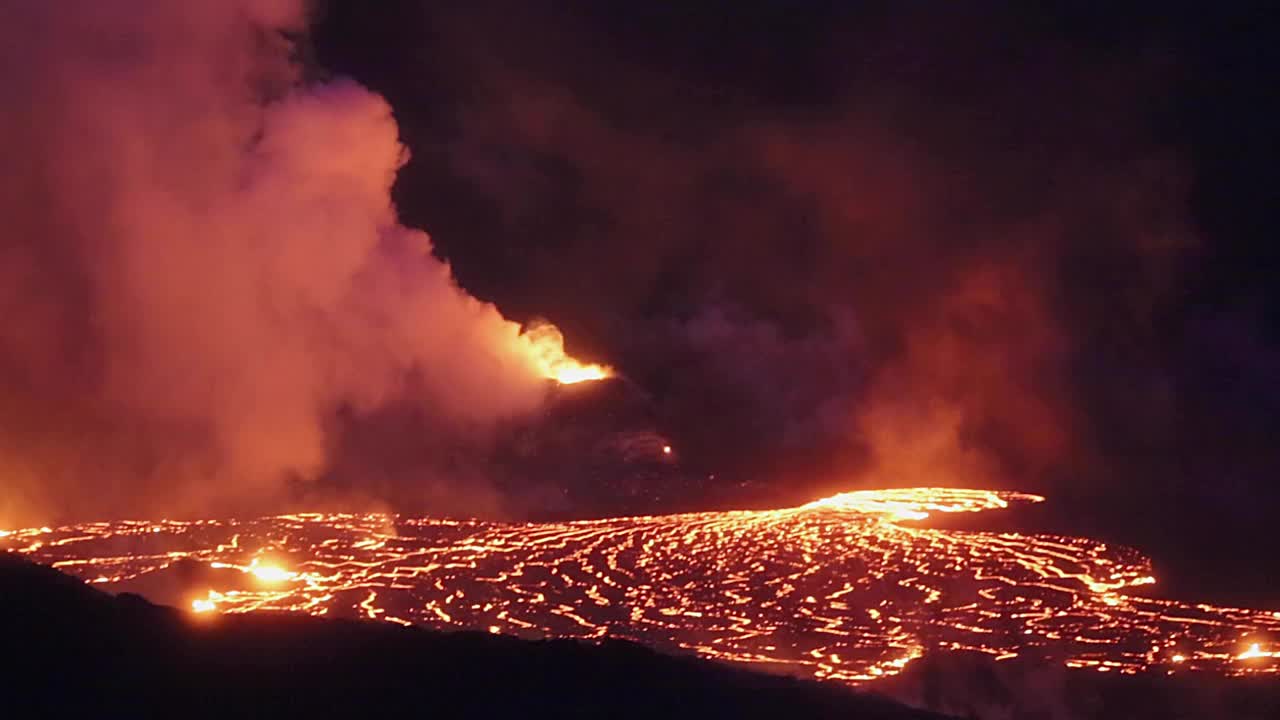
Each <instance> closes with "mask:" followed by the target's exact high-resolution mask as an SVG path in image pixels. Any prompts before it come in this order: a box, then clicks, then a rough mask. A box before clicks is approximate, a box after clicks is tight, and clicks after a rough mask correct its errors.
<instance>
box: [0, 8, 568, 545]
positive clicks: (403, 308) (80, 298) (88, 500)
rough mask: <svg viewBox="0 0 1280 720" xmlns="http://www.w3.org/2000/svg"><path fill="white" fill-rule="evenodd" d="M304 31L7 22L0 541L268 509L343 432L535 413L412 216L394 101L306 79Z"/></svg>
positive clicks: (318, 467) (134, 12) (520, 356)
mask: <svg viewBox="0 0 1280 720" xmlns="http://www.w3.org/2000/svg"><path fill="white" fill-rule="evenodd" d="M304 10H305V8H304V7H303V5H302V2H301V1H300V0H209V1H204V0H200V1H198V2H182V3H174V2H168V1H167V0H131V1H130V2H123V3H120V2H113V3H102V2H96V1H95V0H68V1H67V2H58V3H44V2H26V1H20V2H15V3H5V4H4V5H3V7H2V8H0V36H2V37H0V40H2V42H0V94H2V95H3V103H2V109H0V156H3V157H4V158H5V161H6V167H7V172H6V173H5V174H4V176H3V177H2V178H0V218H3V219H4V222H5V227H4V230H3V241H2V242H0V525H14V524H24V523H30V522H38V521H43V520H44V519H46V518H49V517H52V516H56V515H63V516H68V515H76V516H84V515H106V514H111V515H120V514H124V515H143V514H151V513H157V512H184V511H189V510H191V509H192V508H197V507H198V508H199V510H200V512H201V513H206V514H208V513H214V512H218V511H222V510H234V509H236V508H240V507H247V506H253V507H261V506H262V505H263V504H264V503H267V502H269V501H271V500H272V499H275V498H277V497H278V496H279V495H280V494H281V493H282V492H283V490H282V488H283V487H284V485H283V484H282V481H283V480H285V479H289V478H291V479H301V480H303V481H306V480H310V479H314V478H316V477H318V476H320V475H321V474H323V473H325V472H326V471H327V470H329V469H330V467H331V466H332V465H333V463H332V460H333V458H332V454H333V451H334V440H333V437H332V435H333V432H335V429H336V428H339V427H340V425H341V422H340V421H338V420H336V419H335V418H337V417H338V414H339V412H341V413H345V415H344V416H345V417H347V418H351V417H357V418H358V417H363V416H366V415H370V414H372V413H374V412H375V411H378V410H379V409H380V408H383V407H385V406H388V405H391V404H394V403H405V402H411V403H413V404H415V406H417V407H419V408H420V409H421V414H422V415H423V417H425V418H426V421H425V423H426V424H425V425H424V426H423V427H421V428H420V429H421V430H422V431H423V432H424V433H427V434H431V433H433V432H437V430H438V429H439V428H441V427H448V428H451V432H453V433H454V434H469V435H474V434H476V433H483V432H484V428H486V427H488V426H489V425H490V424H491V423H492V422H493V421H494V420H495V419H499V418H503V417H507V416H510V415H513V414H518V413H521V412H525V411H527V410H529V409H531V408H533V407H534V406H535V405H536V404H537V403H538V402H539V401H540V398H541V397H542V395H543V393H544V386H545V383H546V380H545V379H544V376H543V373H541V372H540V371H539V367H538V363H539V362H544V361H545V358H539V357H536V356H535V355H536V354H531V353H529V352H526V351H525V350H526V348H524V347H523V345H527V343H526V342H525V340H526V339H524V338H521V337H519V336H518V333H519V327H518V326H517V325H515V324H513V323H510V322H507V321H506V320H504V319H503V318H502V316H501V315H500V314H499V313H498V311H497V310H496V309H495V308H494V307H493V306H492V305H489V304H486V303H482V302H479V301H477V300H475V299H473V298H472V297H470V296H468V295H467V294H466V293H464V292H462V291H461V290H460V289H459V288H458V287H457V286H456V284H455V283H454V280H453V278H452V275H451V272H450V268H449V267H448V266H447V265H445V264H443V263H442V262H440V261H438V260H437V259H435V258H434V257H433V256H432V246H431V242H430V241H429V239H428V237H427V236H426V235H425V234H424V233H422V232H420V231H417V230H410V229H408V228H405V227H403V226H401V225H400V224H399V222H398V221H397V217H396V211H395V208H394V207H393V205H392V202H391V197H390V190H391V186H392V183H393V180H394V178H395V175H396V172H397V170H398V169H399V168H400V167H401V165H402V164H403V163H404V162H405V160H406V157H407V155H406V151H405V149H404V148H403V147H402V146H401V145H400V143H399V141H398V138H397V127H396V122H395V120H394V119H393V117H392V111H391V108H390V106H389V105H388V104H387V103H386V101H384V100H383V99H382V98H381V97H379V96H378V95H376V94H374V93H372V92H370V91H368V90H366V89H364V88H363V87H361V86H359V85H357V84H355V83H354V82H350V81H345V80H335V81H332V82H327V83H323V84H311V85H304V84H302V83H301V82H300V79H299V74H300V73H299V69H298V67H297V65H296V63H295V62H294V57H293V56H294V47H293V44H292V43H291V41H290V40H289V38H291V37H294V36H296V34H297V33H299V32H301V31H303V30H304V29H305V23H306V20H307V18H306V16H305V12H304ZM522 344H523V345H522ZM406 398H408V400H406Z"/></svg>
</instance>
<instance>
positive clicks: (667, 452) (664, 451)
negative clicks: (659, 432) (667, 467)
mask: <svg viewBox="0 0 1280 720" xmlns="http://www.w3.org/2000/svg"><path fill="white" fill-rule="evenodd" d="M662 454H663V455H670V454H671V446H670V445H663V446H662Z"/></svg>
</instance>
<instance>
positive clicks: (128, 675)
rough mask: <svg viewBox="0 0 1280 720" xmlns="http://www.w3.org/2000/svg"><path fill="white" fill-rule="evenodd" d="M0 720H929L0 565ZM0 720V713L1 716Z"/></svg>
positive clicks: (648, 665) (539, 645) (689, 661)
mask: <svg viewBox="0 0 1280 720" xmlns="http://www.w3.org/2000/svg"><path fill="white" fill-rule="evenodd" d="M0 636H2V637H3V638H4V648H5V654H6V655H7V656H8V657H7V660H8V662H7V663H6V664H7V665H8V666H9V667H10V668H11V669H9V670H7V671H4V672H3V673H0V703H2V704H0V707H4V708H5V709H6V711H8V712H12V713H13V714H12V717H23V718H28V717H52V716H58V717H61V716H69V715H88V714H90V713H91V714H92V716H93V717H103V716H110V717H117V716H123V715H130V716H134V717H152V716H160V717H180V718H191V717H215V716H217V717H266V716H269V715H277V716H287V717H369V716H375V715H384V714H390V713H395V714H397V715H400V714H403V715H405V716H430V717H512V718H516V717H518V718H538V717H592V718H621V717H636V718H641V717H643V718H680V717H688V718H699V719H701V720H706V719H708V718H717V717H769V718H801V717H806V718H807V717H813V718H828V717H830V718H835V717H839V718H866V719H884V720H907V719H911V718H917V719H920V720H924V719H926V718H939V717H941V716H939V715H933V714H930V713H926V712H923V711H917V710H912V709H909V708H907V707H905V706H902V705H898V704H896V703H895V702H893V701H890V700H887V699H884V698H881V697H878V696H873V695H867V694H862V693H857V692H853V691H850V690H848V689H845V688H842V687H839V686H832V685H823V684H820V683H814V682H804V681H799V680H794V679H790V678H784V677H776V676H770V675H761V674H756V673H752V672H747V671H743V670H738V669H735V668H730V667H726V666H721V665H717V664H713V663H710V662H706V661H703V660H698V659H695V658H689V657H671V656H667V655H661V654H658V653H656V652H653V651H651V650H648V649H645V648H643V647H640V646H638V645H634V644H631V643H626V642H619V641H606V642H603V643H600V644H598V645H591V644H586V643H580V642H574V641H562V640H549V641H540V642H529V641H523V640H517V639H514V638H510V637H502V636H494V635H486V634H481V633H433V632H427V631H423V630H417V629H409V628H402V627H399V626H395V625H391V624H387V623H373V622H353V621H338V620H324V619H318V618H312V617H305V616H296V615H273V614H254V615H241V616H216V617H207V618H205V617H192V616H190V615H188V614H186V613H183V612H179V611H177V610H174V609H172V608H167V607H162V606H157V605H152V604H151V603H149V602H147V601H146V600H145V599H143V598H141V597H139V596H137V595H130V594H121V595H118V596H112V595H108V594H106V593H102V592H99V591H97V590H94V589H93V588H91V587H89V586H87V585H85V584H83V583H81V582H80V581H79V580H76V579H74V578H71V577H69V576H66V575H63V574H62V573H59V572H57V571H56V570H53V569H50V568H47V567H42V566H38V565H33V564H31V563H29V562H27V561H26V560H24V559H22V558H20V557H17V556H13V555H0ZM6 714H7V713H6Z"/></svg>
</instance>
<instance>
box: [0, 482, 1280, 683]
mask: <svg viewBox="0 0 1280 720" xmlns="http://www.w3.org/2000/svg"><path fill="white" fill-rule="evenodd" d="M1043 500H1044V498H1042V497H1040V496H1037V495H1027V494H1022V493H1013V492H1002V491H994V490H963V489H953V488H930V487H923V488H905V489H892V490H865V491H859V492H850V493H841V494H839V495H833V496H831V497H828V498H824V499H821V500H817V501H814V502H811V503H808V504H806V505H802V506H799V507H792V508H783V509H777V510H752V511H733V512H701V513H688V514H683V515H668V516H649V517H623V518H608V519H602V520H583V521H576V522H561V523H497V522H483V521H477V520H468V521H459V520H446V519H436V518H418V517H402V516H394V515H384V514H378V513H369V514H350V513H299V514H293V515H281V516H276V517H267V518H258V519H251V520H205V521H197V522H179V521H172V520H162V521H126V522H104V523H86V524H82V525H72V526H66V527H60V528H57V529H54V530H48V529H39V528H33V529H27V530H15V531H13V533H12V534H11V535H10V536H9V537H7V538H5V539H4V540H3V541H0V548H9V549H12V550H15V551H17V552H19V553H23V554H25V555H27V556H28V557H30V558H31V559H32V560H35V561H37V562H42V563H47V564H51V565H53V566H54V567H56V568H58V569H59V570H62V571H64V572H67V573H70V574H73V575H76V576H78V577H81V578H83V579H85V580H86V581H93V582H95V583H96V584H95V587H98V588H101V589H104V590H107V591H116V592H118V591H129V590H135V588H136V587H137V586H134V585H131V583H132V582H133V581H135V580H138V579H142V578H145V577H146V576H149V575H151V574H152V573H164V572H165V571H166V568H169V567H170V566H171V565H174V564H175V563H179V562H183V563H197V564H201V565H204V566H207V567H210V568H214V569H234V570H237V571H238V572H240V573H243V574H245V575H250V576H252V577H253V578H254V579H255V580H256V581H257V582H251V583H249V584H248V587H247V588H246V587H245V585H244V584H243V583H237V582H234V581H231V582H228V584H227V586H218V585H217V584H214V586H213V587H212V588H207V589H206V587H199V588H193V589H192V590H193V591H194V592H193V595H192V596H198V595H199V594H200V593H203V596H199V597H198V599H195V600H191V601H190V607H191V610H192V611H193V612H194V613H197V614H212V613H244V612H254V611H259V610H264V611H265V610H274V611H291V612H300V613H307V614H310V615H317V616H325V617H340V618H362V619H366V620H370V621H378V622H391V623H396V624H401V625H408V624H412V625H417V626H421V627H426V628H432V629H439V630H463V629H465V630H476V631H481V632H485V631H487V632H490V633H502V634H508V635H514V636H517V637H524V638H548V637H567V638H578V639H583V640H597V639H601V638H621V639H628V640H632V641H635V642H638V643H642V644H645V645H648V646H650V647H654V648H656V649H660V650H669V651H684V652H693V653H695V654H698V655H701V656H703V657H706V658H711V659H716V660H722V661H725V662H730V663H736V664H740V665H752V666H757V667H760V668H763V669H768V670H770V671H776V672H784V673H788V674H792V675H798V676H803V677H811V678H817V679H824V680H832V681H836V682H841V683H846V684H850V685H858V684H862V683H868V682H875V681H877V680H880V679H882V678H886V677H890V676H892V675H895V674H897V673H900V672H902V670H903V669H904V668H905V667H906V666H907V665H909V664H910V663H911V662H912V661H913V660H914V659H915V658H918V657H920V656H921V655H923V654H925V653H927V652H934V651H939V650H942V651H946V650H966V651H971V652H979V653H984V654H987V655H989V656H990V657H991V658H992V659H994V660H1008V659H1012V658H1016V657H1019V656H1020V655H1021V654H1022V653H1023V652H1024V651H1025V650H1026V649H1027V648H1034V651H1035V653H1036V654H1037V656H1040V657H1045V658H1047V659H1049V660H1051V661H1053V662H1060V663H1062V664H1064V665H1066V666H1067V667H1071V668H1080V669H1087V670H1093V671H1096V672H1109V673H1117V674H1133V673H1137V672H1143V671H1149V670H1153V669H1158V670H1161V671H1165V672H1173V669H1174V668H1177V669H1178V670H1179V671H1181V670H1188V671H1199V672H1214V673H1220V674H1223V675H1269V676H1274V675H1280V649H1276V648H1275V647H1274V645H1272V644H1271V643H1273V642H1274V641H1273V640H1272V639H1273V638H1275V637H1277V636H1278V635H1280V615H1277V614H1276V613H1275V612H1274V611H1270V610H1268V611H1259V610H1250V609H1245V608H1231V607H1219V606H1214V605H1208V604H1203V603H1190V602H1179V601H1175V600H1167V599H1161V598H1151V597H1144V596H1143V595H1141V594H1139V593H1140V592H1141V591H1142V590H1143V589H1145V588H1146V587H1147V586H1149V585H1151V584H1152V583H1154V582H1155V578H1154V577H1153V575H1152V569H1151V563H1150V561H1149V560H1148V559H1147V558H1145V557H1144V556H1142V555H1141V554H1139V553H1137V552H1136V551H1134V550H1132V549H1129V548H1124V547H1117V546H1113V545H1109V544H1107V543H1103V542H1099V541H1095V540H1089V539H1085V538H1077V537H1065V536H1057V535H1047V534H1035V535H1031V534H1020V533H1012V532H976V531H959V530H943V529H934V528H930V527H928V526H927V525H925V524H922V523H921V522H920V521H922V520H927V519H928V518H929V517H930V516H931V515H933V514H935V513H942V514H945V513H977V512H986V511H995V510H999V509H1002V508H1005V507H1009V506H1013V505H1016V504H1019V503H1038V502H1042V501H1043ZM282 557H288V558H289V566H288V567H286V566H285V565H284V564H282V563H281V562H280V561H279V560H278V558H282ZM161 577H163V576H161ZM1175 648H1176V649H1175Z"/></svg>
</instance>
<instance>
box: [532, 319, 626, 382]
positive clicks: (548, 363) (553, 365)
mask: <svg viewBox="0 0 1280 720" xmlns="http://www.w3.org/2000/svg"><path fill="white" fill-rule="evenodd" d="M519 339H520V341H521V342H522V343H523V345H522V349H523V351H524V352H525V353H526V354H527V356H528V357H529V359H530V361H531V362H532V363H533V364H534V366H535V367H536V368H537V369H538V371H539V372H540V373H542V375H543V377H546V378H549V379H552V380H555V381H556V382H558V383H560V384H561V385H572V384H574V383H580V382H584V381H587V380H603V379H605V378H607V377H610V376H611V375H612V374H613V373H612V372H611V371H610V369H609V368H607V367H605V366H603V365H594V364H585V363H581V362H578V361H577V360H574V359H573V358H571V357H569V356H568V355H567V354H566V353H565V351H564V335H563V334H561V332H560V329H559V328H557V327H556V326H555V325H550V324H547V323H539V324H535V325H532V326H530V327H529V328H528V329H526V330H525V331H524V332H523V333H521V334H520V336H519Z"/></svg>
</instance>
